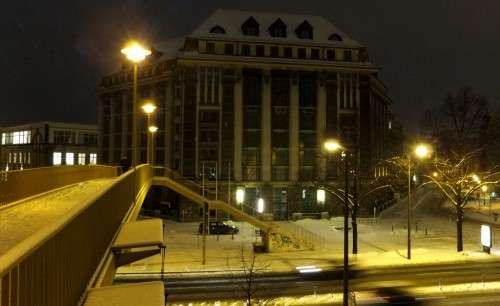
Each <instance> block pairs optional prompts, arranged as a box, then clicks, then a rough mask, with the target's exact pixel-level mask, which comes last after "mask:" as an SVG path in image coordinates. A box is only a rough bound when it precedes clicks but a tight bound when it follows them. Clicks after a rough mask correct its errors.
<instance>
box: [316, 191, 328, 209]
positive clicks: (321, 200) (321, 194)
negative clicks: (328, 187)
mask: <svg viewBox="0 0 500 306" xmlns="http://www.w3.org/2000/svg"><path fill="white" fill-rule="evenodd" d="M325 199H326V194H325V190H324V189H321V188H320V189H318V190H316V201H317V202H318V204H321V205H323V204H325Z"/></svg>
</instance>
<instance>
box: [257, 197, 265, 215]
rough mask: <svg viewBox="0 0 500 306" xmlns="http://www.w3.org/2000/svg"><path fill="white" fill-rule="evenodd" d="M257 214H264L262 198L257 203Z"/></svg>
mask: <svg viewBox="0 0 500 306" xmlns="http://www.w3.org/2000/svg"><path fill="white" fill-rule="evenodd" d="M257 212H258V213H259V214H261V213H263V212H264V199H263V198H259V200H258V201H257Z"/></svg>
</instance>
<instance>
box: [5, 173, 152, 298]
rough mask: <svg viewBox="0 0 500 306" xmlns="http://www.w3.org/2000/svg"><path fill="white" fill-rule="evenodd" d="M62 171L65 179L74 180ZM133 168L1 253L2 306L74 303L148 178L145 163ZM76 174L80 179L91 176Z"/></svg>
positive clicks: (149, 177)
mask: <svg viewBox="0 0 500 306" xmlns="http://www.w3.org/2000/svg"><path fill="white" fill-rule="evenodd" d="M61 169H62V168H61ZM103 171H104V173H105V174H109V172H107V171H108V170H106V169H103ZM49 172H50V170H49ZM63 172H64V173H62V174H63V175H66V179H67V180H68V181H71V180H72V179H73V178H72V177H70V175H69V172H65V171H63ZM136 172H137V173H134V171H133V170H131V171H129V172H127V173H126V174H123V175H122V176H120V177H118V178H117V179H116V180H115V181H114V182H113V183H112V184H111V185H110V186H109V187H107V188H106V189H105V190H103V191H102V192H100V193H99V194H96V195H95V196H94V197H93V198H92V199H90V200H88V201H87V202H86V203H85V204H84V205H83V206H81V208H80V209H78V211H75V212H73V214H72V215H71V216H68V217H67V218H66V219H64V220H60V221H58V222H54V223H53V224H50V225H48V226H47V227H46V228H44V229H43V230H42V231H39V232H38V233H37V234H35V235H33V236H31V237H30V238H29V239H27V240H25V241H23V242H21V243H20V244H18V245H17V246H16V247H15V248H13V249H11V250H9V251H8V252H7V253H6V254H4V255H3V256H2V257H0V280H1V285H0V306H24V305H36V306H68V305H77V304H78V302H79V300H80V299H81V297H82V295H83V294H84V291H85V289H86V287H87V285H88V283H89V281H90V279H91V278H92V276H93V274H94V272H95V270H96V268H97V267H98V265H99V263H100V262H101V260H102V258H103V256H104V254H105V253H106V251H107V250H108V249H109V246H110V244H111V242H112V240H113V238H114V236H115V234H116V232H117V230H118V229H119V227H120V224H121V223H122V221H123V220H124V218H125V217H126V215H127V213H128V212H129V210H130V207H131V206H132V205H133V203H134V200H135V197H136V194H137V192H138V191H139V190H141V187H142V186H145V185H147V184H148V182H149V181H150V180H151V178H152V173H151V168H150V167H149V166H146V165H143V166H140V167H138V168H137V171H136ZM90 173H93V174H92V175H95V174H96V172H90ZM75 175H76V176H79V178H80V179H81V178H82V177H85V178H89V177H91V176H92V175H91V174H89V173H85V172H83V173H80V174H78V172H76V174H75ZM148 180H149V181H148ZM57 181H61V180H59V179H57ZM47 185H48V184H44V186H47ZM52 186H53V185H52ZM134 191H135V192H134Z"/></svg>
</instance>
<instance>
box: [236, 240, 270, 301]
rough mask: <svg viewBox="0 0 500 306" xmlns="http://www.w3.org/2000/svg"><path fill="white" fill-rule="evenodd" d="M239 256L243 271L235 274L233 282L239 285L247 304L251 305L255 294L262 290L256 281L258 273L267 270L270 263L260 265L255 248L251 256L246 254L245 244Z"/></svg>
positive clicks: (240, 270)
mask: <svg viewBox="0 0 500 306" xmlns="http://www.w3.org/2000/svg"><path fill="white" fill-rule="evenodd" d="M239 256H240V264H241V267H240V269H239V272H241V273H235V274H233V282H234V283H235V284H237V285H238V287H239V288H240V290H241V291H242V292H243V294H244V295H245V300H246V304H247V305H248V306H251V305H252V300H253V298H254V296H255V294H256V293H257V292H258V291H259V290H260V288H259V286H258V285H257V282H256V278H257V275H258V273H260V272H261V271H263V270H265V269H266V268H267V266H268V264H264V265H258V264H257V261H256V257H257V255H256V253H255V252H254V251H253V250H251V254H250V256H246V255H245V248H244V247H243V245H242V246H241V249H240V254H239Z"/></svg>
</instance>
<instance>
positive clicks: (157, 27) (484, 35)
mask: <svg viewBox="0 0 500 306" xmlns="http://www.w3.org/2000/svg"><path fill="white" fill-rule="evenodd" d="M216 8H231V9H242V10H260V11H273V12H289V13H298V14H301V13H303V14H311V15H323V16H324V17H326V18H327V19H329V20H330V21H331V22H333V23H334V24H335V25H336V26H338V27H339V28H340V29H342V30H343V31H344V32H346V33H348V34H349V35H350V36H352V37H353V38H354V39H356V40H358V41H359V42H361V43H363V44H365V45H366V46H367V47H368V51H369V53H370V56H371V59H372V61H373V62H374V63H375V64H377V65H378V66H380V67H382V73H381V77H382V79H383V80H384V81H385V83H386V85H387V87H388V88H389V94H390V96H391V97H392V99H393V100H394V106H393V108H392V109H393V111H394V112H395V113H396V115H397V116H398V117H399V120H400V121H402V122H403V123H404V124H405V125H406V126H407V127H408V128H409V129H412V128H413V127H414V126H415V125H416V123H417V121H418V119H419V118H420V114H421V112H422V111H423V110H424V108H426V107H429V106H431V105H433V104H437V103H439V102H440V101H441V100H442V99H443V97H444V95H445V94H446V92H447V91H450V90H456V89H457V88H458V87H460V86H461V85H464V84H467V85H470V86H472V87H473V88H474V89H475V90H476V92H478V93H480V94H482V95H485V96H486V97H487V98H488V99H489V101H490V102H491V103H492V104H498V103H499V101H500V78H499V77H498V72H497V71H498V69H499V68H500V35H499V30H500V1H498V0H492V1H481V0H477V1H470V0H449V1H444V0H426V1H401V0H385V1H383V0H377V1H367V0H357V1H353V0H350V1H345V0H344V1H335V0H327V1H313V0H308V1H291V0H284V1H276V0H274V1H269V0H264V1H263V0H252V1H236V0H228V1H213V0H211V1H204V0H199V1H190V0H179V1H165V0H164V1H152V0H150V1H138V0H127V1H113V0H86V1H72V0H50V1H46V0H45V1H41V0H36V1H35V0H33V1H26V0H18V1H5V2H3V3H2V10H1V12H0V37H1V38H2V41H1V44H0V67H1V69H2V71H1V73H0V90H1V92H2V95H1V98H0V103H1V104H0V105H1V110H0V125H7V124H12V123H21V122H30V121H40V120H57V121H67V122H72V121H73V122H84V123H94V122H96V121H97V118H96V117H97V96H96V90H97V87H98V84H99V82H100V79H101V77H102V76H103V75H105V74H106V73H109V72H111V71H112V70H113V69H114V67H116V66H117V63H118V60H119V56H120V53H119V50H120V48H121V46H122V45H123V43H124V42H125V41H126V40H127V38H130V37H139V38H144V39H146V40H147V41H150V42H154V41H156V40H164V39H166V38H170V37H177V36H182V35H186V34H188V33H189V32H190V31H191V30H193V29H194V28H195V27H196V26H197V25H198V24H199V23H200V22H201V21H202V20H203V19H204V18H205V17H207V16H208V15H209V14H210V13H211V12H212V11H213V10H214V9H216Z"/></svg>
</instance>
